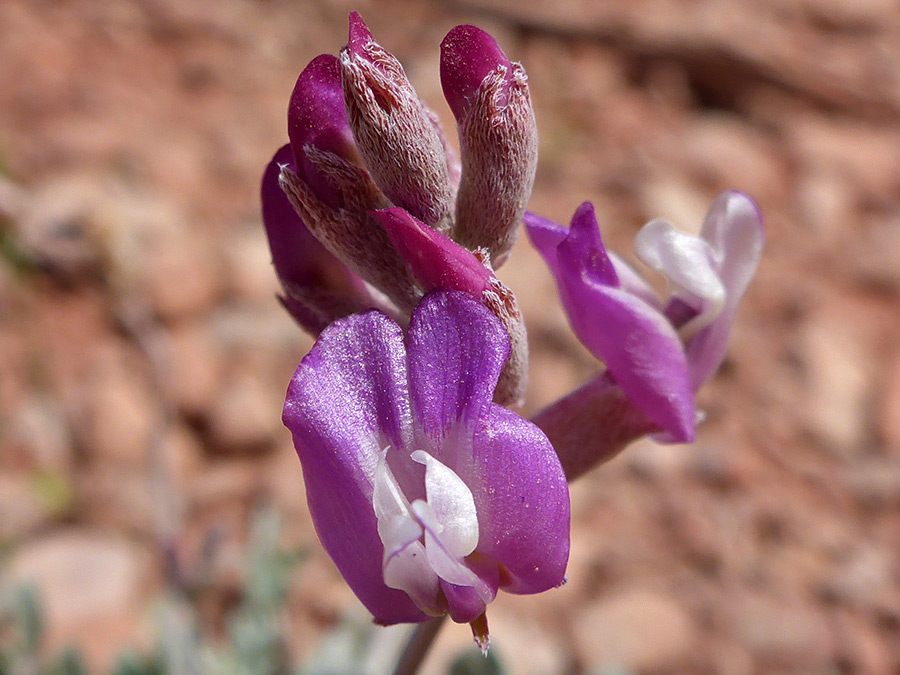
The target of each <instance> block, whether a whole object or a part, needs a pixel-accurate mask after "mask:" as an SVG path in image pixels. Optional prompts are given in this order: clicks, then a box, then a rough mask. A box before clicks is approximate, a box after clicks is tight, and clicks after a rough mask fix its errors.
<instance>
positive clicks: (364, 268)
mask: <svg viewBox="0 0 900 675" xmlns="http://www.w3.org/2000/svg"><path fill="white" fill-rule="evenodd" d="M288 136H289V137H290V140H291V149H292V151H293V155H294V163H293V166H285V167H284V168H283V170H282V172H281V177H280V182H281V186H282V188H283V189H284V191H285V193H286V194H287V196H288V198H289V199H290V201H291V204H293V206H294V209H295V210H296V211H297V213H298V214H299V216H300V217H301V218H302V220H303V222H304V223H305V224H306V226H307V227H308V228H309V231H310V232H311V233H312V234H313V236H315V238H316V239H318V240H319V241H320V242H321V243H322V244H323V245H324V246H325V248H326V249H328V250H329V251H330V252H331V253H332V254H334V255H335V256H336V257H337V258H338V259H340V260H342V261H343V262H344V263H346V265H347V266H348V267H349V268H350V269H351V270H353V271H354V272H355V273H356V274H358V275H359V276H360V277H362V278H363V279H365V280H366V281H368V282H369V283H371V284H372V285H373V286H375V287H376V288H377V289H379V290H380V291H382V292H384V293H385V294H386V295H387V296H388V297H389V298H390V299H391V300H392V301H394V302H395V303H396V304H397V306H398V307H400V308H401V309H403V310H405V311H407V312H408V311H409V310H411V309H412V307H413V306H414V305H415V303H416V301H417V300H418V299H419V297H421V295H420V293H419V292H418V291H417V289H416V287H415V283H414V282H413V280H412V278H411V277H410V276H409V273H408V272H407V270H406V266H405V265H404V263H403V261H402V260H401V259H400V257H399V256H398V255H397V253H396V251H394V249H393V247H392V246H391V243H390V241H389V240H388V238H387V236H386V235H385V234H384V232H383V231H382V230H381V228H380V227H379V226H378V225H377V224H375V223H374V222H372V220H371V218H370V217H369V215H368V212H369V211H370V210H371V209H379V208H386V207H388V206H390V202H389V201H388V200H387V198H386V197H385V196H384V194H382V193H381V191H380V190H379V189H378V187H377V186H376V185H375V183H374V182H373V181H372V178H371V176H370V175H369V174H368V172H367V171H366V170H365V169H364V168H363V167H362V166H361V160H360V157H359V153H358V152H357V149H356V146H355V145H354V143H353V136H352V134H351V131H350V124H349V121H348V118H347V113H346V110H345V109H344V101H343V92H342V89H341V75H340V66H339V64H338V61H337V58H335V57H334V56H331V55H328V54H323V55H322V56H319V57H317V58H315V59H313V61H312V62H311V63H310V64H309V65H308V66H307V67H306V68H305V69H304V70H303V72H302V73H301V74H300V77H299V78H297V84H296V86H295V87H294V91H293V94H292V95H291V103H290V106H289V107H288Z"/></svg>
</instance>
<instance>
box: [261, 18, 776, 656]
mask: <svg viewBox="0 0 900 675" xmlns="http://www.w3.org/2000/svg"><path fill="white" fill-rule="evenodd" d="M440 73H441V83H442V85H443V90H444V95H445V97H446V99H447V102H448V104H449V106H450V109H451V111H452V112H453V115H454V116H455V118H456V122H457V128H458V135H459V148H460V154H459V157H457V155H456V153H455V152H454V151H453V149H452V148H451V146H450V145H449V144H448V142H447V140H446V137H445V135H444V132H443V130H442V128H441V125H440V123H439V122H438V118H437V116H436V115H435V113H434V112H433V111H431V110H430V109H429V108H428V107H427V106H426V105H425V104H424V103H423V102H422V101H421V100H420V99H419V97H418V96H417V95H416V93H415V90H414V89H413V87H412V85H411V84H410V83H409V81H408V80H407V78H406V76H405V74H404V71H403V68H402V66H401V65H400V63H399V62H398V61H397V59H395V58H394V57H393V56H392V55H391V54H390V53H389V52H387V51H386V50H385V49H384V48H383V47H381V45H379V44H378V43H377V42H376V41H375V40H374V38H373V37H372V35H371V33H370V32H369V30H368V28H367V27H366V25H365V23H364V22H363V20H362V19H361V18H360V16H359V15H358V14H355V13H354V14H351V16H350V32H349V40H348V44H347V45H346V46H345V47H344V48H343V49H342V50H341V52H340V55H339V56H337V57H336V56H332V55H328V54H324V55H321V56H319V57H317V58H315V59H313V61H312V62H310V64H309V65H308V66H307V67H306V68H305V69H304V70H303V72H302V73H301V74H300V76H299V78H298V80H297V84H296V86H295V87H294V91H293V93H292V95H291V99H290V104H289V107H288V125H287V126H288V139H289V143H288V144H286V145H285V146H284V147H282V148H281V149H279V150H278V151H277V152H276V153H275V156H274V157H273V158H272V161H271V162H270V163H269V165H268V167H267V168H266V171H265V173H264V176H263V181H262V190H261V198H262V209H263V220H264V224H265V227H266V233H267V235H268V238H269V244H270V247H271V249H272V257H273V263H274V266H275V271H276V273H277V275H278V278H279V280H280V282H281V286H282V289H283V295H282V296H281V301H282V304H283V305H284V307H285V308H286V309H287V310H288V312H290V314H291V315H292V316H293V317H294V318H295V319H296V320H297V322H298V323H299V324H300V325H301V326H302V327H303V328H304V329H305V330H307V331H308V332H310V333H311V334H313V335H315V336H318V340H317V342H316V344H315V345H314V346H313V348H312V350H311V351H310V352H309V354H307V356H306V357H305V358H304V359H303V360H302V362H301V363H300V366H299V367H298V369H297V371H296V373H295V374H294V377H293V379H292V380H291V384H290V387H289V389H288V393H287V399H286V402H285V408H284V422H285V425H286V426H287V427H288V429H290V431H291V433H292V435H293V439H294V444H295V446H296V449H297V453H298V455H299V457H300V461H301V465H302V468H303V475H304V480H305V482H306V491H307V498H308V502H309V508H310V512H311V514H312V518H313V522H314V524H315V527H316V531H317V533H318V535H319V537H320V539H321V540H322V543H323V545H324V547H325V549H326V551H327V552H328V553H329V555H330V556H331V558H332V560H333V561H334V563H335V565H336V566H337V568H338V569H339V570H340V572H341V574H342V575H343V576H344V578H345V579H346V580H347V583H348V584H349V585H350V587H351V588H352V589H353V591H354V592H355V593H356V594H357V596H358V597H359V598H360V600H361V601H362V602H363V604H365V605H366V607H367V608H368V609H369V610H370V611H371V612H372V614H373V616H374V617H375V620H376V621H377V622H379V623H381V624H393V623H399V622H418V621H424V620H425V619H427V618H428V617H433V616H440V615H443V614H449V615H450V617H451V618H452V619H454V620H455V621H458V622H468V623H471V624H472V625H473V628H474V629H475V631H476V637H477V638H480V639H483V640H486V637H487V632H486V631H487V628H486V619H485V609H486V606H487V605H488V604H489V603H490V602H491V601H492V600H493V599H494V597H495V595H496V593H497V591H498V589H501V588H502V589H504V590H507V591H509V592H512V593H537V592H541V591H544V590H547V589H550V588H552V587H554V586H558V585H559V584H561V583H563V581H564V580H565V568H566V563H567V559H568V552H569V500H568V489H567V485H566V481H567V480H572V479H573V478H575V477H577V476H578V475H580V474H582V473H583V472H585V471H586V470H588V469H590V468H591V467H593V466H595V465H597V464H598V463H600V462H602V461H604V460H605V459H608V458H609V457H611V456H612V455H613V454H615V453H616V452H618V451H619V450H621V449H622V448H623V447H625V445H627V444H628V443H629V442H631V441H633V440H634V439H636V438H638V437H640V436H643V435H645V434H655V435H656V437H657V438H658V439H660V440H662V441H671V442H686V441H689V440H691V439H692V438H693V435H694V428H695V424H696V421H697V419H698V413H697V411H696V409H695V405H694V394H695V392H696V391H697V389H698V388H699V387H700V386H701V385H702V383H703V382H704V381H706V380H707V379H708V378H709V377H710V376H711V375H712V374H713V373H714V372H715V370H716V369H717V367H718V365H719V364H720V363H721V361H722V359H723V357H724V354H725V346H726V342H727V339H728V334H729V332H730V329H731V325H732V322H733V320H734V316H735V312H736V307H737V303H738V301H739V300H740V298H741V296H742V295H743V293H744V291H745V290H746V287H747V284H748V283H749V281H750V279H751V277H752V276H753V274H754V272H755V269H756V266H757V264H758V261H759V258H760V255H761V250H762V242H763V231H762V223H761V218H760V215H759V212H758V211H757V209H756V207H755V205H754V204H753V202H752V201H751V200H750V199H749V198H748V197H746V196H745V195H742V194H740V193H734V192H732V193H726V194H724V195H722V196H720V197H719V198H718V199H716V201H715V202H714V203H713V205H712V208H711V210H710V212H709V215H708V216H707V219H706V221H705V223H704V225H703V229H702V232H701V234H700V236H699V237H695V236H690V235H686V234H683V233H680V232H678V231H677V230H675V229H674V228H672V227H671V226H670V225H668V224H667V223H665V222H663V221H654V222H651V223H650V224H648V225H647V226H646V227H645V228H644V229H643V230H642V231H641V232H640V234H639V235H638V237H637V240H636V249H637V255H638V257H639V258H640V259H641V260H642V261H643V262H644V263H646V264H647V265H648V266H649V267H650V268H652V269H653V270H655V271H657V272H660V273H661V274H663V275H664V276H665V277H666V278H667V280H668V282H669V291H668V296H667V297H666V298H662V299H661V298H659V297H657V295H656V294H655V293H654V292H653V291H652V290H651V288H650V286H649V285H648V284H647V283H646V282H645V281H644V280H643V279H642V278H641V277H640V276H638V274H637V273H636V272H635V271H634V270H632V269H631V268H630V267H628V265H627V264H625V263H624V262H623V261H622V260H621V259H620V258H618V257H617V256H616V255H615V254H612V253H609V252H608V251H607V250H606V249H605V247H604V245H603V242H602V240H601V238H600V232H599V228H598V225H597V221H596V219H595V217H594V212H593V208H592V207H591V205H590V204H584V205H582V206H581V207H580V208H579V209H578V211H577V212H576V213H575V216H574V217H573V219H572V224H571V227H570V228H566V227H564V226H562V225H557V224H556V223H554V222H552V221H549V220H545V219H543V218H541V217H539V216H536V215H534V214H531V213H526V212H525V206H526V203H527V201H528V198H529V196H530V192H531V187H532V183H533V181H534V174H535V166H536V161H537V132H536V127H535V120H534V113H533V111H532V107H531V101H530V96H529V91H528V84H527V78H526V76H525V72H524V70H523V68H522V66H521V65H520V64H518V63H513V62H511V61H510V60H509V59H508V58H507V57H506V55H505V54H504V53H503V51H502V50H501V49H500V47H499V46H498V45H497V43H496V41H495V40H494V39H493V38H492V37H491V36H490V35H488V34H487V33H485V32H484V31H481V30H479V29H478V28H475V27H473V26H458V27H456V28H454V29H453V30H451V31H450V33H448V35H447V36H446V38H445V39H444V41H443V42H442V44H441V66H440ZM523 219H524V222H525V224H526V227H527V231H528V234H529V237H530V239H531V242H532V244H533V245H534V246H535V247H536V248H537V249H538V250H539V251H540V253H541V254H542V255H543V257H544V259H545V261H546V262H547V265H548V266H549V268H550V270H551V272H552V273H553V275H554V276H555V278H556V281H557V284H558V286H559V292H560V298H561V300H562V303H563V306H564V308H565V310H566V313H567V315H568V317H569V321H570V324H571V326H572V329H573V331H574V332H575V334H576V335H577V336H578V338H579V339H580V340H581V341H582V342H583V343H584V344H585V345H586V346H587V347H588V349H590V350H591V352H592V353H593V354H594V355H596V356H597V358H598V359H599V360H601V361H602V362H603V363H604V364H605V369H604V370H603V371H602V373H601V374H600V375H598V376H597V377H596V378H595V379H594V380H592V381H591V382H589V383H588V384H587V385H585V386H584V387H582V388H581V389H579V390H577V391H575V392H573V393H572V394H570V395H568V396H566V397H564V398H562V399H560V400H559V401H557V402H556V403H554V404H553V405H551V406H550V407H548V408H547V409H545V410H544V411H542V412H541V413H539V414H538V415H536V416H535V417H534V418H533V419H532V420H526V419H523V418H522V417H520V416H519V415H517V414H516V413H514V412H512V411H510V410H509V409H507V407H504V406H515V405H516V404H518V403H519V402H520V401H521V399H522V397H523V394H524V390H525V386H526V382H527V362H528V347H527V339H526V334H525V328H524V322H523V319H522V315H521V312H520V311H519V308H518V304H517V302H516V299H515V296H514V295H513V293H512V292H511V291H510V290H509V289H508V288H507V287H506V286H504V285H503V284H502V283H501V282H500V281H499V280H498V279H497V277H496V276H495V274H494V269H495V268H496V267H499V266H500V265H501V264H503V262H505V261H506V259H507V257H508V255H509V252H510V249H511V248H512V245H513V243H514V242H515V239H516V234H517V231H518V228H519V224H520V223H521V222H522V221H523Z"/></svg>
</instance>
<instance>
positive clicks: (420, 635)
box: [394, 615, 447, 675]
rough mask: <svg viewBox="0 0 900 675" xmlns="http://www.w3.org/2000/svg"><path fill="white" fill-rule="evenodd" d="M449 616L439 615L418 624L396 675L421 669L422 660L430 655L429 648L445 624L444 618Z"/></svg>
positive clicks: (408, 674)
mask: <svg viewBox="0 0 900 675" xmlns="http://www.w3.org/2000/svg"><path fill="white" fill-rule="evenodd" d="M446 618H447V616H446V615H444V616H439V617H438V618H436V619H431V620H430V621H425V622H424V623H420V624H419V625H418V626H416V629H415V630H414V631H413V634H412V635H411V636H410V638H409V642H407V643H406V647H404V648H403V653H402V654H401V655H400V660H399V661H398V662H397V667H396V668H395V669H394V675H415V674H416V673H417V672H418V671H419V666H421V665H422V661H424V660H425V657H426V656H428V650H429V649H431V645H432V644H433V643H434V639H435V638H436V637H437V634H438V633H439V632H440V630H441V626H443V625H444V619H446Z"/></svg>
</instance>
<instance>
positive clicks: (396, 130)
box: [341, 12, 453, 229]
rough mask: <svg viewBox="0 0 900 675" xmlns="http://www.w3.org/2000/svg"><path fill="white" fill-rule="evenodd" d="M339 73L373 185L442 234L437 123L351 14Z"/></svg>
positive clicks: (446, 194) (442, 165)
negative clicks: (347, 39)
mask: <svg viewBox="0 0 900 675" xmlns="http://www.w3.org/2000/svg"><path fill="white" fill-rule="evenodd" d="M341 73H342V82H343V88H344V101H345V103H346V106H347V112H348V113H349V118H350V126H351V127H352V129H353V135H354V136H355V137H356V144H357V146H358V148H359V151H360V154H361V155H362V157H363V159H364V161H365V164H366V167H367V168H368V169H369V171H370V172H371V174H372V177H373V178H374V180H375V182H376V183H377V184H378V186H379V187H380V188H381V189H382V191H384V193H385V194H386V195H387V196H388V197H389V198H390V200H391V201H392V202H393V203H394V204H395V205H397V206H402V207H403V208H405V209H406V210H407V211H409V212H410V213H411V214H413V215H414V216H416V217H417V218H418V219H419V220H421V221H423V222H424V223H426V224H427V225H429V226H430V227H437V228H439V229H446V227H448V226H449V218H450V211H451V205H452V200H453V192H452V187H451V183H450V178H449V174H448V167H447V157H446V154H445V150H444V144H443V143H442V141H441V137H440V136H439V134H438V132H437V131H436V130H435V125H436V118H433V117H431V116H430V115H429V112H428V111H426V109H425V107H424V106H423V105H422V103H421V102H420V101H419V97H418V96H417V95H416V92H415V90H414V89H413V87H412V85H411V84H410V83H409V80H407V79H406V75H405V74H404V72H403V67H402V66H401V65H400V62H399V61H397V59H396V58H394V56H393V55H391V54H390V53H389V52H387V51H386V50H385V49H384V48H383V47H382V46H381V45H379V44H378V43H377V42H375V39H374V38H373V37H372V34H371V33H370V32H369V29H368V27H367V26H366V24H365V22H363V20H362V17H360V16H359V14H357V13H356V12H353V13H352V14H351V15H350V39H349V43H348V44H347V46H346V47H344V49H342V50H341Z"/></svg>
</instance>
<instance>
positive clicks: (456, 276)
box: [373, 208, 528, 405]
mask: <svg viewBox="0 0 900 675" xmlns="http://www.w3.org/2000/svg"><path fill="white" fill-rule="evenodd" d="M373 215H374V216H375V218H376V220H378V222H379V223H380V224H381V226H382V227H383V228H384V229H385V231H386V232H387V233H388V236H389V237H390V239H391V242H392V243H393V244H394V247H395V248H396V249H397V251H398V252H399V253H400V256H401V257H402V258H403V259H404V260H405V261H406V264H407V265H408V266H409V269H410V271H411V272H412V275H413V276H414V277H415V279H416V281H418V282H419V285H420V286H421V287H422V290H423V291H424V292H425V293H428V292H430V291H432V290H435V289H440V288H443V289H447V290H455V291H463V292H465V293H467V294H469V295H471V296H472V297H473V298H475V299H476V300H478V301H479V302H480V303H481V304H482V305H484V306H485V307H487V308H488V309H489V310H491V312H492V313H493V314H494V316H496V317H497V318H498V319H500V323H501V324H503V328H504V329H505V330H506V332H507V334H508V335H509V339H510V351H509V358H508V359H507V361H506V363H505V364H504V366H503V370H502V371H501V373H500V379H499V381H498V382H497V388H496V390H495V392H494V400H495V401H496V402H497V403H499V404H501V405H519V404H520V403H521V401H522V398H523V396H524V394H525V387H526V385H527V383H528V337H527V334H526V331H525V322H524V320H523V318H522V313H521V312H520V311H519V305H518V302H517V301H516V296H515V295H514V294H513V292H512V291H511V290H510V289H509V288H507V287H506V286H505V285H504V284H503V283H502V282H501V281H500V280H499V279H498V278H497V277H496V276H494V273H493V270H491V268H490V266H489V263H488V261H487V256H486V255H485V256H482V257H479V256H478V255H477V254H475V253H472V252H471V251H468V250H466V249H464V248H463V247H462V246H460V245H459V244H456V243H455V242H453V241H452V240H450V239H449V238H448V237H446V236H444V235H443V234H441V233H440V232H436V231H435V230H432V229H430V228H428V227H426V226H425V225H424V223H421V222H419V221H418V220H417V219H416V218H413V217H412V216H411V215H410V214H409V213H407V212H406V211H404V210H403V209H396V208H395V209H387V210H384V211H377V212H375V213H374V214H373Z"/></svg>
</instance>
